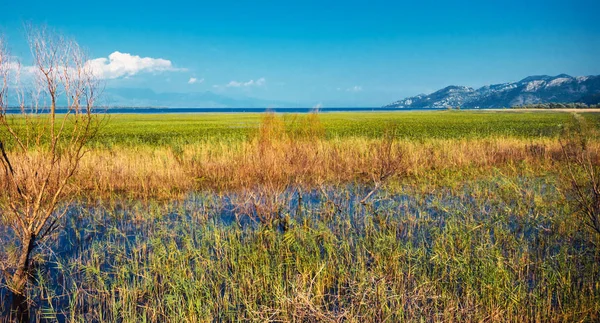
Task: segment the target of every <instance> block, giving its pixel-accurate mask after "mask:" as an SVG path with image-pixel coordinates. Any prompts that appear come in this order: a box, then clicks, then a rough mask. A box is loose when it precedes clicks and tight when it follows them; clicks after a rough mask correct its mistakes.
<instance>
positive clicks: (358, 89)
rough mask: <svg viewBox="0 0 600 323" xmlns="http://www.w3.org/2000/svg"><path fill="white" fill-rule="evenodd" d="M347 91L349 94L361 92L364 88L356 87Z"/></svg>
mask: <svg viewBox="0 0 600 323" xmlns="http://www.w3.org/2000/svg"><path fill="white" fill-rule="evenodd" d="M346 91H347V92H360V91H362V86H360V85H355V86H353V87H351V88H347V89H346Z"/></svg>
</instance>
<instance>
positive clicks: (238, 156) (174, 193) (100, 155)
mask: <svg viewBox="0 0 600 323" xmlns="http://www.w3.org/2000/svg"><path fill="white" fill-rule="evenodd" d="M313 118H314V120H313V121H312V122H313V123H316V125H312V126H311V127H312V128H317V129H318V127H319V126H318V119H317V117H313ZM311 127H307V128H308V129H309V130H308V131H307V133H308V134H297V133H289V132H286V131H285V130H284V128H283V126H282V125H281V120H280V119H278V117H276V116H274V115H267V116H266V117H265V120H264V121H263V124H262V125H261V127H260V129H259V130H258V131H257V134H256V136H254V137H253V138H252V139H250V140H248V141H241V142H235V143H208V142H207V143H202V144H192V145H184V146H178V147H176V148H173V147H158V148H157V147H149V146H139V147H134V148H131V147H118V146H117V147H112V148H110V149H95V150H92V151H90V152H89V154H87V155H86V156H85V157H84V158H83V160H82V161H81V165H80V171H79V172H78V173H77V174H76V175H75V177H74V179H73V181H74V186H73V187H74V188H75V190H76V192H77V193H78V194H80V195H81V196H88V197H89V196H93V197H110V196H115V195H116V196H125V197H132V198H161V199H169V198H176V197H180V196H181V195H182V194H185V193H187V192H190V191H192V190H205V189H209V190H215V191H236V190H248V189H254V188H257V187H264V186H270V187H272V188H273V189H275V190H283V189H285V187H288V186H304V187H315V186H317V187H318V186H319V185H323V184H335V183H344V182H355V181H358V182H362V183H376V182H377V181H380V180H381V179H383V178H386V177H388V175H389V177H391V178H396V179H398V178H420V177H427V176H428V174H429V173H430V171H432V170H436V171H437V172H436V173H439V172H440V171H443V170H448V171H450V170H459V169H465V168H466V167H468V168H476V169H479V170H480V171H481V172H485V171H486V170H489V169H491V168H492V167H504V168H508V169H510V168H511V165H516V164H519V163H525V164H527V165H529V166H530V167H535V168H537V169H540V170H543V169H547V170H551V169H553V168H555V167H557V166H556V163H560V162H562V161H563V160H564V156H563V152H562V148H561V144H560V142H559V140H558V139H538V140H534V139H516V138H494V139H452V140H445V139H431V140H426V141H413V140H401V139H396V140H394V139H390V138H386V137H384V138H380V139H367V138H344V139H341V140H336V139H324V138H323V137H322V136H320V135H319V132H318V131H312V130H310V129H311ZM589 148H590V149H592V150H597V149H598V145H597V144H596V143H591V144H590V147H589ZM13 158H23V157H22V156H21V157H19V156H14V157H13ZM15 162H19V161H15ZM0 176H2V175H0Z"/></svg>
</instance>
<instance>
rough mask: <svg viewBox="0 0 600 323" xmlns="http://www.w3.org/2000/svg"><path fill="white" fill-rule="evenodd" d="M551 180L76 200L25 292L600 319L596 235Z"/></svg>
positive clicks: (96, 315)
mask: <svg viewBox="0 0 600 323" xmlns="http://www.w3.org/2000/svg"><path fill="white" fill-rule="evenodd" d="M553 185H555V183H554V179H552V178H543V179H519V180H516V182H515V181H513V180H511V179H507V178H503V177H491V178H489V179H487V180H485V181H474V182H471V183H469V184H466V185H464V186H463V187H462V188H461V189H458V190H448V189H440V190H437V191H434V192H430V193H427V194H423V193H421V192H418V191H414V190H412V188H410V187H404V188H403V192H404V193H396V192H394V191H391V190H386V191H381V192H380V193H378V194H376V195H374V196H373V199H372V200H371V201H370V202H369V203H366V204H363V203H361V199H362V197H363V196H364V195H365V194H367V189H365V188H361V187H355V186H342V187H330V188H327V189H323V190H317V191H310V192H304V193H301V194H299V193H298V192H297V191H294V190H291V191H286V192H284V193H282V199H283V200H285V201H287V202H286V203H285V206H284V207H283V208H282V209H281V210H280V214H279V215H280V219H281V220H280V221H278V222H277V224H276V225H274V226H273V225H268V224H263V223H261V222H260V221H259V220H258V219H259V217H258V215H257V213H256V212H255V211H251V212H246V213H244V212H240V211H239V204H238V203H236V202H235V201H236V199H237V197H236V196H229V195H228V196H215V195H193V196H189V197H188V198H187V199H186V200H185V201H182V202H177V203H171V204H166V205H165V204H156V203H149V204H135V205H128V206H127V207H126V208H112V209H110V208H109V209H107V208H102V207H99V208H94V209H92V210H90V212H89V214H88V213H87V212H86V214H78V213H79V211H78V210H79V209H78V208H77V207H73V212H74V217H72V220H71V222H69V223H68V224H67V230H66V231H65V232H64V233H63V234H62V235H61V237H60V240H59V241H60V245H61V247H60V248H59V249H58V250H60V251H59V252H57V253H46V254H44V255H43V257H44V262H45V264H46V265H44V266H41V267H39V269H38V271H37V272H36V274H35V279H36V287H35V288H34V289H32V290H31V291H30V292H31V295H32V296H34V300H35V302H36V303H37V304H38V306H40V308H42V309H43V310H41V311H39V312H38V315H39V318H40V319H41V318H43V317H46V318H47V319H51V320H54V319H60V318H65V317H66V318H67V319H69V320H72V321H125V322H139V321H150V322H165V321H169V322H197V321H238V320H254V321H314V322H317V321H318V322H322V321H342V320H345V321H353V322H356V321H390V322H393V321H402V320H411V321H420V320H428V321H516V320H532V321H542V322H552V321H555V322H558V321H595V320H597V319H598V313H599V311H600V287H599V283H600V282H599V281H598V277H600V276H599V275H598V274H599V271H600V266H599V260H600V253H599V252H598V249H597V248H594V247H593V245H592V244H594V243H595V244H598V243H600V241H599V240H598V239H597V237H596V238H594V237H593V236H588V235H586V234H585V232H586V231H582V230H581V227H580V226H579V224H578V222H577V221H574V220H575V219H574V218H573V216H572V213H571V212H569V210H568V209H566V208H565V207H564V201H563V200H562V198H561V196H560V194H559V193H558V192H557V191H556V190H555V189H554V188H553ZM65 308H67V309H68V311H67V312H66V313H62V312H61V311H60V310H61V309H65Z"/></svg>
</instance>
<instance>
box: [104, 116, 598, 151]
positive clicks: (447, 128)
mask: <svg viewBox="0 0 600 323" xmlns="http://www.w3.org/2000/svg"><path fill="white" fill-rule="evenodd" d="M262 116H263V115H262V114H250V113H235V114H233V113H232V114H227V113H222V114H212V113H211V114H188V115H185V114H177V115H172V114H153V115H131V114H129V115H128V114H114V115H111V116H110V117H109V120H108V122H107V125H106V126H105V127H104V129H103V130H102V134H101V136H100V137H99V138H97V141H98V142H99V143H105V144H127V145H137V144H146V145H165V144H170V143H173V142H178V143H194V142H199V141H205V140H226V141H230V140H244V139H247V138H248V137H249V136H251V135H252V134H253V133H254V132H255V130H256V128H257V127H258V125H259V123H260V120H261V118H262ZM302 118H303V115H296V114H284V115H283V119H284V120H285V122H286V125H287V126H288V127H294V126H298V123H299V120H300V119H302ZM319 118H320V120H321V122H322V124H323V126H324V128H325V130H326V136H327V137H328V138H336V137H337V138H345V137H368V138H376V137H380V136H381V135H382V134H383V133H384V132H385V131H386V129H389V128H390V127H393V128H394V129H395V133H396V134H397V136H398V137H399V138H408V139H417V140H426V139H429V138H445V139H454V138H490V137H518V138H540V137H556V136H558V135H559V134H560V133H561V131H562V127H563V126H564V125H565V124H566V123H568V122H569V121H570V120H571V119H572V114H570V113H565V112H554V111H549V112H522V111H502V112H495V111H494V112H485V111H474V112H471V111H468V112H467V111H442V112H437V111H436V112H374V113H368V112H366V113H365V112H361V113H344V112H340V113H322V114H320V115H319ZM585 118H586V119H590V120H592V121H593V122H594V123H596V124H597V123H598V121H599V118H598V117H597V115H596V114H594V113H589V114H585Z"/></svg>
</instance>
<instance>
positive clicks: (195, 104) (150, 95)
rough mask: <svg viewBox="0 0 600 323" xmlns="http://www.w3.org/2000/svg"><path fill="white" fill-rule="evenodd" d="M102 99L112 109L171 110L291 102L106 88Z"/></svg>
mask: <svg viewBox="0 0 600 323" xmlns="http://www.w3.org/2000/svg"><path fill="white" fill-rule="evenodd" d="M103 99H104V100H105V101H106V104H107V105H108V106H112V107H115V106H116V107H118V106H122V107H172V108H232V107H244V108H259V107H268V106H278V107H288V106H293V105H294V104H293V103H289V102H283V101H276V100H273V101H271V100H263V99H256V98H250V97H239V98H232V97H228V96H224V95H220V94H216V93H214V92H210V91H206V92H191V93H177V92H166V93H157V92H154V91H153V90H151V89H145V88H107V89H106V90H105V91H104V93H103Z"/></svg>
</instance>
